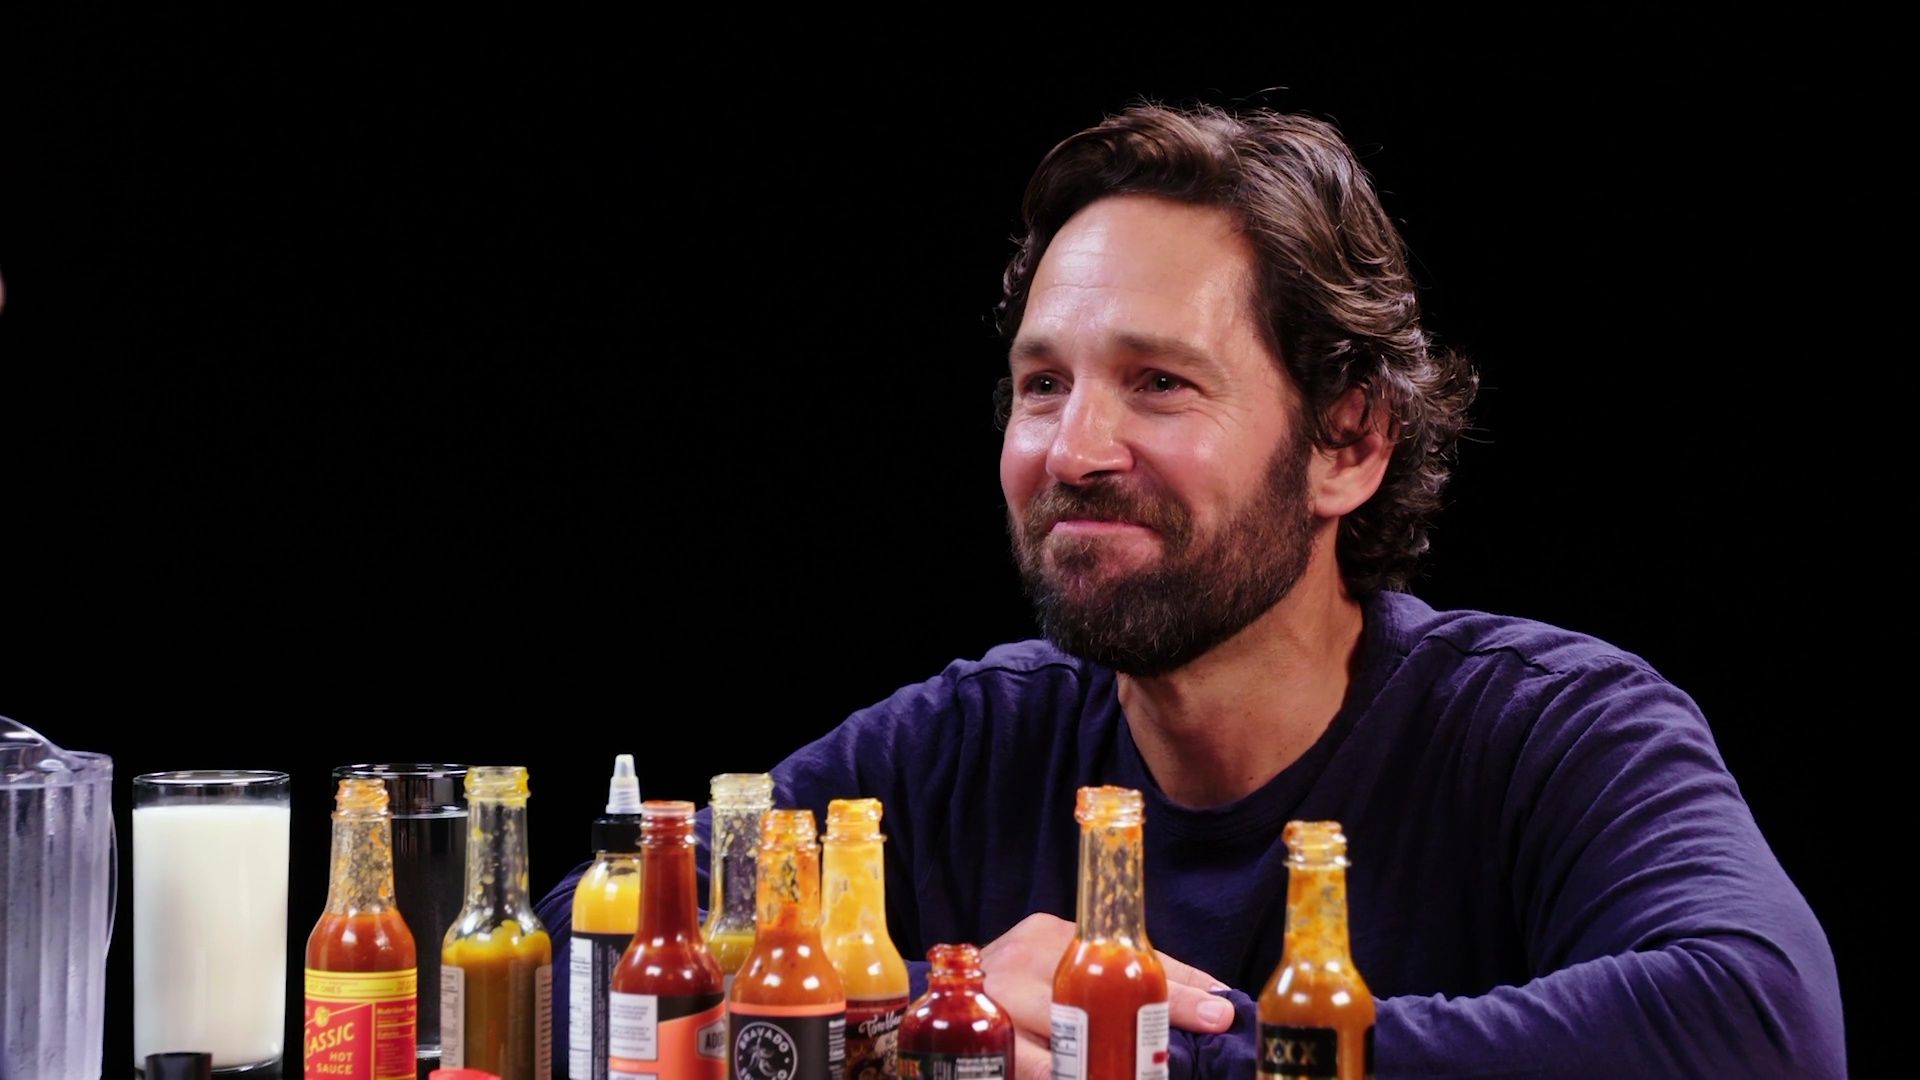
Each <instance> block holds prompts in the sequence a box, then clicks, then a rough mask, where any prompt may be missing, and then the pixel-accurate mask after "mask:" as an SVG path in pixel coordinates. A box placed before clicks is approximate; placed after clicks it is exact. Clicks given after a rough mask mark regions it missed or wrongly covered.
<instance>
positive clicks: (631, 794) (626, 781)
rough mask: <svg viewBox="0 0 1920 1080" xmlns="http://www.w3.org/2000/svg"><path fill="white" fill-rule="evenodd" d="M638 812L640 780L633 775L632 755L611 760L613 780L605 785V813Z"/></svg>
mask: <svg viewBox="0 0 1920 1080" xmlns="http://www.w3.org/2000/svg"><path fill="white" fill-rule="evenodd" d="M639 812H640V778H639V777H637V776H635V775H634V774H633V755H632V754H621V755H620V756H619V757H617V758H614V759H613V779H612V780H610V781H608V783H607V813H609V814H637V813H639Z"/></svg>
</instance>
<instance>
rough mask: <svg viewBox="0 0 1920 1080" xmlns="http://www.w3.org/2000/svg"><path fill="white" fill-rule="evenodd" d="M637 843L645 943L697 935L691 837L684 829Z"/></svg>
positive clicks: (640, 930) (641, 934)
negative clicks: (646, 941)
mask: <svg viewBox="0 0 1920 1080" xmlns="http://www.w3.org/2000/svg"><path fill="white" fill-rule="evenodd" d="M663 833H664V835H659V836H655V835H648V836H647V837H645V838H644V839H642V840H641V841H640V924H639V927H638V932H637V933H636V934H635V935H634V936H636V937H639V938H644V939H648V940H653V939H658V938H666V939H669V940H672V939H675V938H682V939H691V938H697V937H698V936H699V934H700V908H699V902H698V898H699V892H698V889H697V888H696V887H695V883H694V875H693V838H692V837H691V836H690V835H688V833H687V830H686V827H685V826H681V827H680V828H679V829H677V830H663Z"/></svg>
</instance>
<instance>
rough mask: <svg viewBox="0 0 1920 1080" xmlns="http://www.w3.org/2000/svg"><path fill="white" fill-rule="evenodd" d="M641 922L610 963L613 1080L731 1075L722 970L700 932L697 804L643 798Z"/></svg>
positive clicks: (704, 1079)
mask: <svg viewBox="0 0 1920 1080" xmlns="http://www.w3.org/2000/svg"><path fill="white" fill-rule="evenodd" d="M640 881H641V886H640V926H639V929H638V930H636V931H635V932H634V935H633V943H632V944H631V945H628V946H627V951H626V953H625V954H624V955H622V956H621V957H620V966H618V967H616V968H614V970H613V981H612V993H611V994H610V995H609V997H608V1007H607V1020H608V1026H609V1028H610V1029H611V1030H612V1032H613V1037H612V1040H611V1042H610V1043H609V1044H608V1049H609V1058H608V1063H607V1075H608V1076H609V1077H610V1078H612V1080H642V1078H644V1077H655V1076H658V1077H671V1078H673V1080H723V1078H724V1077H725V1076H726V1075H727V1053H726V1045H727V1019H726V1012H727V1009H726V999H725V997H724V996H723V995H722V987H723V985H724V980H725V976H724V975H723V974H722V973H721V971H720V965H719V964H717V963H715V962H714V959H713V954H712V953H710V952H708V951H707V943H706V942H705V941H704V940H702V939H701V937H700V908H699V901H698V899H697V896H698V893H697V889H696V886H695V883H694V875H693V804H692V803H690V802H659V801H652V800H650V801H648V802H645V803H642V804H640Z"/></svg>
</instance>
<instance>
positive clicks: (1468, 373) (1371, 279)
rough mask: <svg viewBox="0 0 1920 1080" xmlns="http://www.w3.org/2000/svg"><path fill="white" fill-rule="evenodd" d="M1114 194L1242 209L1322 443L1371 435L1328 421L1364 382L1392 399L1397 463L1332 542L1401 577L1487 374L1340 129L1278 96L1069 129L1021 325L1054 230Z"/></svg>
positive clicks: (1148, 107)
mask: <svg viewBox="0 0 1920 1080" xmlns="http://www.w3.org/2000/svg"><path fill="white" fill-rule="evenodd" d="M1109 195H1157V196H1160V197H1162V198H1168V199H1176V200H1179V201H1181V202H1185V203H1192V204H1196V205H1201V206H1214V207H1219V208H1221V209H1223V210H1225V211H1227V212H1228V213H1229V214H1231V215H1232V216H1233V219H1234V222H1235V224H1236V225H1237V226H1238V227H1239V229H1240V231H1241V233H1242V234H1243V235H1245V236H1246V237H1247V239H1248V240H1249V241H1250V242H1251V244H1252V246H1253V250H1254V257H1255V260H1256V273H1255V281H1254V296H1253V300H1254V303H1255V305H1256V310H1257V311H1260V312H1264V313H1265V318H1264V319H1262V320H1261V323H1262V328H1263V330H1264V332H1265V334H1266V337H1267V345H1268V346H1269V347H1270V348H1271V349H1273V351H1274V355H1275V356H1277V357H1279V358H1280V363H1281V366H1282V367H1283V368H1284V369H1285V370H1286V372H1287V374H1288V375H1289V376H1291V377H1292V379H1293V382H1294V385H1295V386H1297V387H1299V388H1300V391H1301V394H1302V397H1303V398H1304V399H1305V403H1306V411H1307V414H1308V417H1309V423H1310V428H1309V434H1310V436H1311V438H1312V439H1313V441H1314V443H1315V444H1316V445H1317V446H1320V447H1322V448H1334V447H1339V446H1344V445H1348V444H1350V443H1352V442H1354V441H1356V440H1357V439H1359V438H1360V437H1361V436H1360V434H1359V433H1358V432H1342V431H1335V430H1333V429H1332V426H1331V424H1330V421H1329V414H1330V411H1331V409H1332V407H1333V405H1334V404H1335V403H1336V402H1337V401H1339V399H1340V398H1341V397H1342V396H1343V395H1344V394H1345V393H1346V392H1347V391H1348V390H1350V389H1352V388H1353V387H1356V386H1358V387H1361V388H1363V390H1364V392H1365V394H1366V401H1367V411H1366V418H1367V421H1368V422H1371V421H1372V420H1373V419H1374V418H1375V413H1374V411H1373V410H1375V409H1385V410H1386V412H1387V417H1388V419H1389V427H1388V430H1389V432H1390V433H1391V435H1392V437H1393V440H1394V446H1393V454H1392V457H1391V458H1390V459H1389V460H1388V463H1387V471H1386V475H1385V476H1384V477H1382V478H1381V481H1380V489H1379V490H1378V491H1376V492H1375V493H1374V495H1373V497H1372V498H1371V499H1369V500H1367V502H1366V503H1365V504H1363V505H1362V506H1360V507H1359V508H1358V509H1356V510H1354V511H1353V512H1352V513H1350V514H1348V515H1346V516H1345V517H1344V518H1342V519H1341V520H1340V532H1339V537H1338V541H1337V543H1336V546H1335V551H1336V553H1337V555H1338V558H1339V563H1340V571H1341V574H1342V575H1343V576H1344V577H1345V578H1346V581H1347V586H1348V588H1349V589H1351V590H1353V591H1354V592H1355V593H1356V594H1366V593H1371V592H1374V591H1377V590H1379V589H1404V588H1405V587H1406V585H1407V582H1408V580H1409V579H1410V578H1411V577H1412V576H1413V572H1414V569H1415V567H1416V566H1417V564H1418V562H1419V560H1420V556H1421V555H1422V554H1424V553H1425V552H1426V550H1427V528H1428V523H1429V521H1430V520H1431V518H1432V517H1433V515H1434V513H1435V512H1436V511H1438V510H1439V508H1440V494H1441V492H1442V490H1443V489H1444V488H1445V487H1446V484H1447V477H1448V474H1449V472H1450V471H1451V466H1452V461H1453V454H1454V448H1455V445H1456V444H1457V442H1458V441H1459V437H1460V433H1461V431H1462V429H1463V428H1464V427H1465V426H1466V422H1467V407H1468V405H1470V404H1471V403H1472V401H1473V396H1474V392H1475V391H1476V390H1477V389H1478V386H1479V379H1478V376H1476V375H1475V374H1474V371H1473V369H1472V367H1471V366H1470V365H1469V364H1468V363H1467V361H1466V360H1465V359H1464V358H1462V357H1460V356H1459V355H1457V354H1455V353H1453V352H1452V351H1450V350H1446V349H1442V348H1439V347H1437V346H1435V345H1434V343H1433V341H1432V339H1431V338H1430V337H1429V336H1428V334H1427V332H1426V331H1425V330H1423V329H1422V328H1421V326H1420V318H1419V300H1418V298H1417V297H1416V295H1415V286H1414V281H1413V276H1412V275H1411V274H1410V273H1408V271H1407V253H1406V247H1405V245H1404V244H1403V243H1402V242H1401V239H1400V234H1399V232H1398V231H1397V230H1396V229H1395V228H1394V227H1393V222H1392V221H1391V220H1389V219H1388V217H1387V214H1386V211H1385V210H1383V209H1382V208H1381V206H1380V199H1379V197H1378V196H1377V195H1375V194H1374V190H1373V183H1372V181H1371V180H1369V179H1368V177H1367V174H1366V172H1365V171H1364V170H1363V169H1362V168H1361V167H1360V163H1359V162H1358V161H1357V160H1355V158H1354V155H1353V151H1352V150H1350V149H1349V148H1348V147H1347V144H1346V142H1345V141H1344V140H1343V139H1342V138H1341V137H1340V133H1339V131H1337V130H1336V129H1335V128H1334V127H1333V126H1332V125H1331V124H1328V123H1325V122H1323V121H1320V120H1315V119H1312V118H1310V117H1305V116H1294V115H1288V114H1284V113H1276V112H1271V111H1267V110H1260V111H1255V112H1249V113H1244V114H1239V115H1234V114H1229V113H1227V112H1226V111H1224V110H1222V109H1218V108H1215V107H1213V106H1204V105H1203V106H1194V107H1189V108H1183V109H1174V108H1169V107H1166V106H1163V105H1156V104H1142V105H1136V106H1134V107H1133V108H1130V109H1127V110H1126V111H1125V112H1122V113H1119V114H1118V115H1115V116H1112V117H1109V118H1108V119H1107V120H1106V121H1104V122H1103V123H1101V124H1099V125H1097V126H1095V127H1092V128H1089V129H1087V130H1085V131H1082V132H1080V133H1079V134H1077V135H1073V136H1071V137H1069V138H1068V139H1066V140H1065V141H1063V142H1062V143H1060V145H1058V146H1056V147H1054V148H1053V150H1052V151H1050V152H1049V153H1048V154H1047V156H1046V158H1045V160H1043V161H1041V163H1040V167H1039V169H1038V170H1037V171H1035V173H1034V175H1033V179H1032V181H1031V182H1029V183H1028V185H1027V193H1026V199H1025V201H1024V203H1023V206H1022V219H1023V222H1024V224H1025V226H1026V230H1027V231H1026V235H1025V236H1023V237H1021V238H1019V241H1018V243H1019V248H1018V250H1017V251H1016V252H1015V253H1014V256H1013V259H1012V261H1010V262H1009V263H1008V264H1007V270H1006V274H1005V276H1004V277H1003V279H1002V294H1001V300H1000V306H999V325H1000V332H1001V333H1002V334H1003V335H1004V336H1005V337H1006V339H1007V340H1008V341H1011V340H1012V339H1013V337H1014V335H1015V334H1016V333H1018V331H1019V329H1020V318H1021V316H1022V314H1023V313H1024V312H1025V310H1026V304H1027V290H1028V288H1029V287H1030V286H1031V285H1032V282H1033V274H1034V270H1035V269H1036V268H1037V267H1038V266H1039V265H1040V259H1041V256H1043V255H1045V254H1046V251H1047V245H1048V244H1049V243H1051V242H1052V240H1053V237H1054V234H1056V233H1057V232H1059V230H1060V227H1061V226H1063V225H1065V224H1066V222H1067V220H1068V219H1069V218H1071V217H1072V216H1073V215H1074V214H1076V213H1078V212H1079V211H1080V210H1081V209H1082V208H1083V207H1085V206H1087V205H1088V204H1090V203H1092V202H1094V201H1096V200H1098V199H1101V198H1104V197H1106V196H1109ZM1366 426H1367V425H1366V424H1363V425H1362V426H1361V431H1364V430H1366Z"/></svg>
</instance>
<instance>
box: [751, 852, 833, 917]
mask: <svg viewBox="0 0 1920 1080" xmlns="http://www.w3.org/2000/svg"><path fill="white" fill-rule="evenodd" d="M818 851H819V849H818V848H816V847H815V846H814V845H813V844H811V843H807V844H803V845H801V846H799V847H789V848H773V849H766V848H762V849H761V851H760V868H759V869H760V874H759V876H760V880H759V882H758V885H759V890H758V891H759V915H760V918H759V924H758V925H759V929H761V930H787V931H795V930H805V931H808V932H811V933H817V932H818V927H819V924H820V856H819V854H818Z"/></svg>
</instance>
